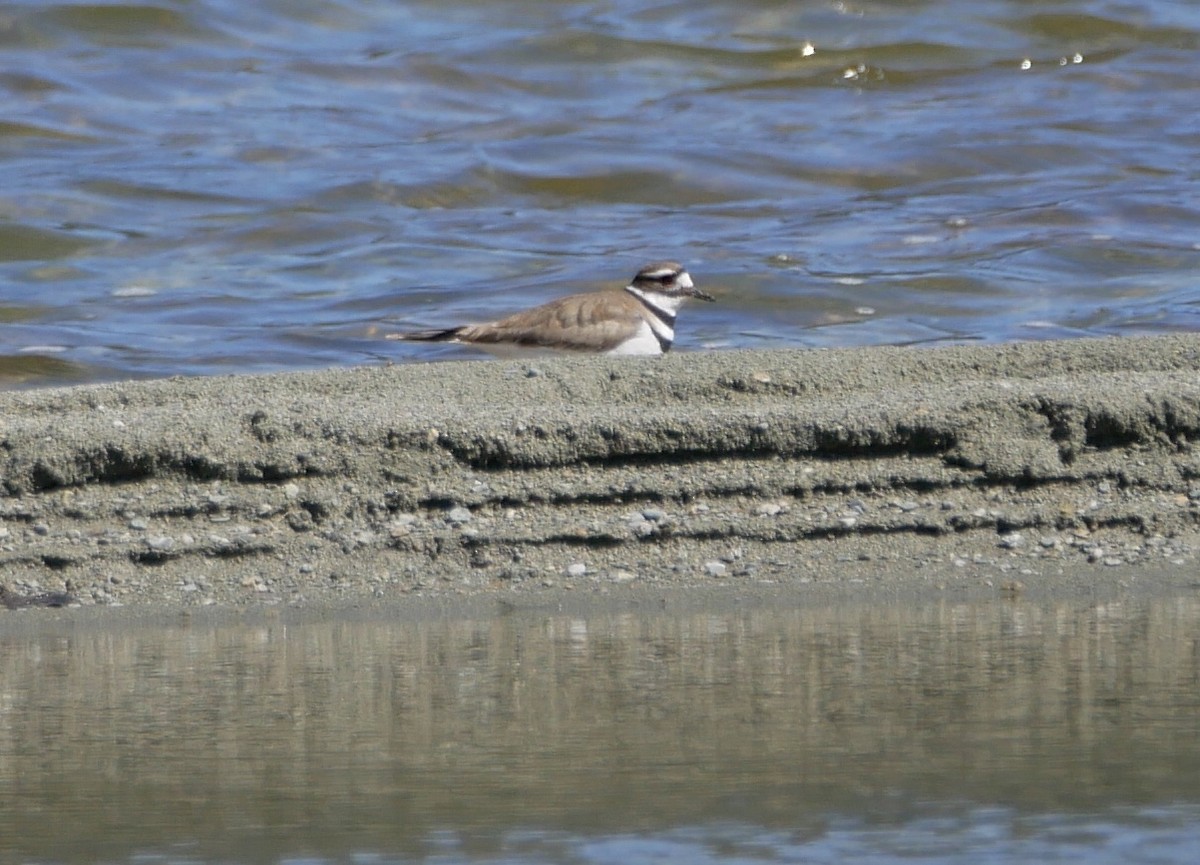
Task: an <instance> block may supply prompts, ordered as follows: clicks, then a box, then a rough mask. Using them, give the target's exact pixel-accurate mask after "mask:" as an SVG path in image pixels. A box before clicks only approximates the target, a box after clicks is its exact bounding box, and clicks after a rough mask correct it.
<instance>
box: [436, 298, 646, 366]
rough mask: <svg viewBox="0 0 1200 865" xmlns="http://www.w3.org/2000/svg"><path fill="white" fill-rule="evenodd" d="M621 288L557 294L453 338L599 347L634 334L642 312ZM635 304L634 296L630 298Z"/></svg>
mask: <svg viewBox="0 0 1200 865" xmlns="http://www.w3.org/2000/svg"><path fill="white" fill-rule="evenodd" d="M629 299H630V298H629V295H627V294H625V293H624V292H615V291H606V292H596V293H594V294H575V295H571V296H569V297H560V298H559V299H558V300H552V301H550V303H547V304H543V305H542V306H537V307H534V308H533V309H530V310H526V311H525V312H518V313H516V314H515V315H510V316H508V317H507V318H502V319H500V320H499V321H493V322H490V323H488V324H475V325H467V326H466V327H462V328H459V329H458V333H457V334H456V336H457V338H458V339H461V340H463V341H465V342H476V343H484V344H486V343H504V344H509V345H520V346H528V347H530V348H561V349H567V350H571V349H574V350H577V351H596V352H604V351H609V350H610V349H613V348H615V347H616V346H618V345H620V344H621V342H623V341H624V340H626V339H628V338H629V337H631V336H633V335H634V334H635V333H637V330H638V328H639V327H640V326H641V324H642V319H641V317H640V316H639V315H638V314H637V311H636V309H635V308H634V307H632V306H631V305H630V303H629ZM635 303H636V301H635Z"/></svg>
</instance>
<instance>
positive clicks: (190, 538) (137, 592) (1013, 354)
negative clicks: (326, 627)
mask: <svg viewBox="0 0 1200 865" xmlns="http://www.w3.org/2000/svg"><path fill="white" fill-rule="evenodd" d="M1198 370H1200V338H1198V337H1196V336H1192V335H1181V336H1170V337H1154V338H1136V339H1109V340H1080V341H1070V342H1045V343H1025V344H1006V345H992V346H969V347H953V348H938V349H916V348H868V349H848V350H837V351H772V352H721V353H694V354H675V355H669V356H667V357H664V358H661V359H639V358H627V359H605V358H563V359H545V360H538V361H537V362H533V363H530V362H495V361H480V362H466V363H440V364H431V365H406V366H396V367H386V368H380V367H376V368H355V369H342V370H330V371H325V372H318V373H302V374H286V375H273V376H230V377H218V378H204V379H172V380H166V381H153V382H132V383H120V384H108V385H97V386H86V387H74V388H64V389H54V390H40V391H28V392H12V393H5V394H0V584H3V585H4V586H6V587H7V589H8V595H7V597H10V598H12V597H29V596H32V595H36V594H39V593H54V592H69V593H70V594H71V595H72V596H73V597H74V598H76V599H78V603H80V604H82V605H96V604H98V605H113V604H122V605H126V606H130V607H138V608H141V609H146V610H157V611H164V610H166V611H169V610H178V609H180V608H192V607H197V606H215V607H218V608H228V607H229V606H231V605H236V606H242V607H244V606H247V605H249V606H254V607H265V606H270V605H285V606H288V607H297V606H298V607H300V608H316V607H319V606H321V605H327V604H330V603H336V604H347V603H349V604H369V603H384V604H389V603H392V602H395V603H399V604H403V603H407V602H410V601H412V600H413V599H414V598H415V597H416V596H420V597H421V598H423V599H425V600H424V601H423V603H424V602H428V601H429V600H435V601H436V602H437V603H441V604H449V605H451V606H453V605H454V604H463V605H470V604H476V603H480V602H483V603H492V604H495V603H500V604H514V605H517V606H521V605H525V606H528V605H538V604H543V603H555V604H557V603H561V602H563V599H564V598H568V599H569V598H572V597H575V598H577V597H583V596H586V597H607V598H613V597H617V598H620V597H628V598H643V599H647V598H651V597H653V596H656V594H662V593H664V592H673V593H675V594H676V595H678V594H679V593H680V592H683V593H685V594H686V593H687V592H693V593H696V592H698V593H700V594H699V595H698V596H699V597H704V596H705V593H709V592H717V593H724V594H728V593H729V592H734V593H742V594H746V593H751V594H753V593H758V594H760V595H762V596H764V597H767V598H770V597H773V596H775V595H780V596H783V597H795V596H796V595H797V594H798V593H815V592H821V593H826V594H828V593H835V594H854V593H863V592H877V591H883V592H895V591H911V590H917V591H925V590H928V591H946V590H981V591H992V592H996V593H1002V594H1019V593H1026V592H1038V591H1041V590H1044V589H1048V588H1052V587H1056V586H1057V587H1060V588H1061V587H1066V588H1067V589H1068V590H1072V591H1075V590H1079V591H1088V590H1092V589H1093V588H1096V587H1099V586H1114V585H1118V586H1129V585H1131V584H1138V583H1141V584H1143V585H1145V586H1147V587H1148V588H1149V587H1155V586H1157V587H1161V586H1165V585H1168V584H1175V585H1183V586H1189V585H1191V584H1192V582H1194V581H1195V578H1194V577H1192V576H1191V574H1194V572H1195V564H1196V558H1197V551H1198V550H1200V532H1198V522H1197V517H1198V516H1200V458H1198V457H1197V455H1196V453H1195V451H1194V448H1193V442H1194V441H1195V440H1196V439H1197V437H1198V435H1200V378H1198V376H1197V371H1198ZM67 614H68V615H69V614H70V613H69V612H68V613H67ZM11 615H16V613H12V612H9V611H7V610H4V609H0V616H11Z"/></svg>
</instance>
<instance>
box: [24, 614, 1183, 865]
mask: <svg viewBox="0 0 1200 865" xmlns="http://www.w3.org/2000/svg"><path fill="white" fill-rule="evenodd" d="M32 615H40V613H13V614H10V616H13V617H27V616H32ZM26 621H28V618H21V619H19V618H6V619H5V620H4V621H0V628H4V627H5V625H6V623H14V624H15V623H17V622H26ZM12 627H13V626H12V624H10V625H9V630H6V631H5V630H0V719H2V723H0V860H3V861H26V862H28V861H37V862H74V861H80V862H83V861H89V862H92V861H109V862H190V863H195V862H210V861H213V862H215V861H220V862H279V861H313V862H347V861H353V862H402V861H403V862H407V861H421V862H447V863H453V862H564V863H566V862H594V863H605V862H647V861H654V862H714V863H715V862H721V863H730V862H749V861H755V862H764V861H765V862H774V861H779V862H826V861H828V862H832V861H846V860H847V859H852V860H855V861H870V862H900V861H913V860H914V858H915V859H917V860H920V861H930V862H966V861H971V862H978V861H989V862H1029V861H1083V860H1086V861H1089V862H1093V861H1094V862H1122V861H1150V860H1153V861H1159V862H1180V863H1182V862H1191V861H1194V850H1195V845H1196V843H1197V842H1198V841H1200V735H1198V734H1200V701H1198V697H1197V694H1198V693H1200V691H1198V689H1197V682H1198V681H1200V654H1198V653H1197V634H1200V600H1198V599H1197V598H1196V597H1195V596H1194V595H1192V596H1187V597H1163V598H1154V599H1141V600H1131V599H1109V600H1092V601H1070V602H1065V601H1054V602H1051V601H1047V602H1044V603H1033V602H1028V601H1013V602H1000V601H994V600H992V601H980V602H952V601H948V600H947V601H944V602H940V603H925V604H918V603H916V602H915V601H914V602H904V603H897V604H896V605H893V606H883V607H881V606H879V605H874V606H863V605H846V606H833V607H822V608H815V609H812V608H810V609H779V608H776V609H762V608H752V607H747V608H742V607H740V606H739V605H736V604H735V605H733V606H727V607H726V608H724V609H722V610H720V611H718V612H711V613H703V614H701V613H696V612H694V611H691V612H680V613H674V612H672V611H671V609H670V607H669V606H668V608H666V609H655V610H648V611H644V612H595V613H590V614H586V615H569V614H563V613H557V612H544V613H538V612H534V611H526V612H518V613H513V614H510V615H506V616H500V617H497V618H488V619H478V620H464V619H454V618H436V617H435V618H432V619H430V618H425V619H421V618H413V617H403V616H401V617H391V618H389V617H381V616H373V617H367V618H362V617H360V618H356V619H350V618H335V619H333V620H325V621H311V622H307V623H291V624H289V623H287V622H285V621H283V620H267V621H266V622H265V623H264V622H261V621H260V622H244V623H236V622H235V623H231V624H226V625H221V626H212V625H201V624H199V623H195V624H191V625H188V624H183V625H180V626H178V627H150V626H133V627H129V626H124V627H120V628H110V627H102V626H97V625H95V624H94V623H93V624H86V623H84V624H77V625H75V626H72V625H70V624H69V623H68V624H66V625H61V626H47V627H46V628H45V629H44V631H43V632H41V633H38V632H37V631H35V630H33V629H29V628H21V629H17V630H13V629H12Z"/></svg>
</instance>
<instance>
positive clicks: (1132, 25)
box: [0, 0, 1200, 386]
mask: <svg viewBox="0 0 1200 865" xmlns="http://www.w3.org/2000/svg"><path fill="white" fill-rule="evenodd" d="M1198 45H1200V6H1197V5H1196V4H1193V3H1189V2H1168V0H1140V2H1138V0H1133V2H1127V3H1121V4H1113V3H1110V2H1103V0H1068V2H1061V3H1055V4H1036V3H1035V4H1031V3H1028V2H1018V0H965V2H950V0H927V2H914V3H904V4H887V3H861V4H854V3H834V2H814V3H803V4H777V3H767V2H754V3H740V4H736V5H730V4H726V3H717V2H700V3H675V4H665V5H663V4H656V5H648V4H645V3H640V2H636V0H614V2H609V3H604V4H596V3H586V2H562V3H553V4H546V3H541V2H532V0H526V2H523V0H513V2H499V3H458V4H453V5H447V4H441V3H408V4H390V3H377V2H368V0H345V2H340V3H333V2H310V3H284V2H277V3H269V4H240V3H233V2H221V0H202V2H193V3H181V2H175V3H159V4H157V5H140V6H139V5H121V4H115V5H111V6H100V5H74V4H66V3H41V2H39V3H18V4H10V5H9V6H8V7H7V8H6V11H5V14H4V18H3V20H2V21H0V96H3V99H4V106H5V109H4V112H3V115H2V116H0V170H2V171H3V174H4V177H5V183H4V184H3V188H2V189H0V385H7V386H29V385H44V384H54V383H61V382H71V381H87V380H94V379H113V378H130V377H138V378H140V377H153V376H164V375H174V374H185V375H195V374H211V373H218V372H240V371H262V370H276V369H301V368H319V367H327V366H333V365H344V364H360V363H372V364H374V363H382V362H387V361H400V362H406V361H416V360H423V359H429V358H439V359H445V358H465V357H471V356H472V355H470V354H469V352H467V351H466V350H463V349H454V348H443V349H434V350H431V349H430V348H429V347H428V346H420V345H406V344H397V343H394V342H385V341H384V340H382V338H381V337H382V336H383V335H384V334H386V333H388V332H391V331H394V330H400V329H405V328H410V327H418V326H431V325H438V324H453V323H459V322H462V321H469V320H478V319H487V318H491V317H494V316H497V315H500V314H502V313H505V312H509V311H512V310H513V309H516V308H520V307H522V306H525V305H529V304H532V303H536V302H540V301H543V300H546V299H549V298H551V297H554V296H556V295H559V294H562V293H565V292H570V291H576V290H588V289H595V288H599V287H603V286H619V285H621V284H623V283H624V281H625V280H627V279H628V277H629V276H631V275H632V273H633V271H634V270H636V268H637V267H638V266H639V265H641V264H642V263H644V262H645V261H647V260H651V259H658V258H662V257H674V258H678V259H680V260H683V261H684V262H685V263H687V264H688V266H689V267H690V269H691V270H692V272H693V275H694V276H695V278H696V280H697V282H699V283H700V284H701V285H703V286H704V287H705V288H707V289H708V290H709V291H711V292H712V293H713V294H714V295H716V296H717V298H718V300H719V301H720V303H718V304H712V305H709V304H705V305H703V306H702V307H700V306H699V305H697V307H698V308H689V309H687V310H685V312H684V315H683V317H682V319H681V325H680V332H679V338H678V347H679V348H680V349H681V350H704V349H725V348H739V347H801V348H804V347H810V348H811V347H822V346H831V345H862V344H873V343H894V344H910V343H917V344H921V343H939V342H961V341H967V340H990V341H997V340H1012V339H1042V338H1051V337H1072V336H1082V335H1093V336H1094V335H1106V334H1112V335H1121V334H1128V333H1156V332H1164V331H1170V330H1178V329H1189V330H1190V329H1193V328H1194V327H1196V325H1197V323H1198V321H1200V317H1198V315H1197V311H1198V309H1200V306H1198V301H1200V294H1198V292H1197V290H1196V278H1195V274H1196V272H1197V264H1198V263H1200V241H1197V238H1196V232H1195V226H1196V225H1197V223H1198V221H1200V212H1198V209H1197V205H1196V201H1197V200H1200V196H1198V195H1197V192H1198V189H1197V186H1198V184H1197V170H1196V168H1195V158H1194V156H1195V153H1196V149H1197V145H1198V144H1200V120H1197V112H1196V111H1195V106H1194V102H1195V92H1196V89H1197V85H1198V83H1200V81H1198V79H1200V71H1198V70H1200V67H1197V64H1196V63H1195V62H1194V60H1195V51H1196V48H1197V46H1198Z"/></svg>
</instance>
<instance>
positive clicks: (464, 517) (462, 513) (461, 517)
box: [446, 506, 471, 526]
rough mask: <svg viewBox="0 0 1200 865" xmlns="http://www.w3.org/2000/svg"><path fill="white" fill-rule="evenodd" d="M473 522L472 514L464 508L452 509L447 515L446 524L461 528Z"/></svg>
mask: <svg viewBox="0 0 1200 865" xmlns="http://www.w3.org/2000/svg"><path fill="white" fill-rule="evenodd" d="M470 521H471V512H470V511H469V510H467V509H466V508H464V507H461V506H460V507H457V508H451V509H450V510H449V512H448V513H447V514H446V522H450V523H454V524H455V525H457V526H461V525H462V524H463V523H469V522H470Z"/></svg>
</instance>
